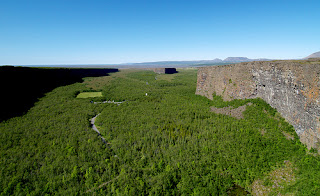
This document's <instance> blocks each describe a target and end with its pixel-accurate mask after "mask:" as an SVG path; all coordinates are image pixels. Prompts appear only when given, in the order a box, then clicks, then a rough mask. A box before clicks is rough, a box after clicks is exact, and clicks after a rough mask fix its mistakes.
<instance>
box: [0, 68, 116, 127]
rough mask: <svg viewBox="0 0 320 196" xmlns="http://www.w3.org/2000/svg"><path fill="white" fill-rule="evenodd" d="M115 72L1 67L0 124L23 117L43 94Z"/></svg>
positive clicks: (109, 70) (113, 70)
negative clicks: (88, 78) (83, 79)
mask: <svg viewBox="0 0 320 196" xmlns="http://www.w3.org/2000/svg"><path fill="white" fill-rule="evenodd" d="M117 71H118V69H66V68H43V69H41V68H29V67H13V66H2V67H0V87H1V96H0V108H1V109H0V122H1V121H3V120H7V119H9V118H12V117H15V116H20V115H23V114H24V113H26V112H27V111H28V110H29V109H30V108H31V107H32V106H33V105H34V103H35V102H36V101H37V100H38V99H39V98H40V97H43V96H44V94H45V93H47V92H50V91H52V90H53V89H55V88H57V87H59V86H65V85H69V84H73V83H76V82H82V78H84V77H98V76H107V75H108V73H111V72H117Z"/></svg>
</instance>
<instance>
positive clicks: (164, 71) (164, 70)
mask: <svg viewBox="0 0 320 196" xmlns="http://www.w3.org/2000/svg"><path fill="white" fill-rule="evenodd" d="M153 71H154V72H156V73H158V74H173V73H177V70H176V68H154V69H153Z"/></svg>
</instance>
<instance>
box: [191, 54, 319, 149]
mask: <svg viewBox="0 0 320 196" xmlns="http://www.w3.org/2000/svg"><path fill="white" fill-rule="evenodd" d="M213 93H216V94H217V95H221V96H222V97H223V99H224V100H231V99H246V98H256V97H260V98H262V99H264V100H265V101H266V102H267V103H269V104H270V105H271V106H272V107H274V108H276V109H277V110H278V112H279V113H281V115H282V116H283V117H284V118H285V119H286V120H287V121H288V122H289V123H290V124H292V125H293V126H294V128H295V130H296V132H297V134H298V135H299V137H300V140H301V142H302V143H304V144H306V145H307V146H308V147H309V148H310V147H313V148H316V149H318V150H320V62H319V61H316V62H313V61H311V60H304V61H268V62H266V61H265V62H249V63H240V64H234V65H225V66H214V67H202V68H199V70H198V82H197V90H196V94H199V95H203V96H206V97H208V98H209V99H212V98H213Z"/></svg>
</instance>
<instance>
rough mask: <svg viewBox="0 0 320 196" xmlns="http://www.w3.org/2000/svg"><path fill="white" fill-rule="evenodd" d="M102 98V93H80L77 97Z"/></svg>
mask: <svg viewBox="0 0 320 196" xmlns="http://www.w3.org/2000/svg"><path fill="white" fill-rule="evenodd" d="M89 97H102V92H82V93H79V94H78V95H77V98H89Z"/></svg>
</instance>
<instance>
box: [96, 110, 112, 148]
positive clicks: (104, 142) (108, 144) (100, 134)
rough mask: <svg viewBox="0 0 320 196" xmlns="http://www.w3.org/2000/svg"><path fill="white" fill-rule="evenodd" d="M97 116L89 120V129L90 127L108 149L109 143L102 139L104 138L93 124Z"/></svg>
mask: <svg viewBox="0 0 320 196" xmlns="http://www.w3.org/2000/svg"><path fill="white" fill-rule="evenodd" d="M99 115H100V114H97V115H96V116H95V117H93V118H92V119H91V127H92V129H93V130H94V131H95V132H97V133H98V135H99V137H100V138H101V140H102V142H103V143H105V144H106V145H107V146H108V147H110V146H109V145H110V143H108V142H107V141H106V139H104V137H102V136H101V133H100V132H99V130H98V128H97V127H96V125H95V124H94V123H95V122H96V118H97V117H98V116H99Z"/></svg>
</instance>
